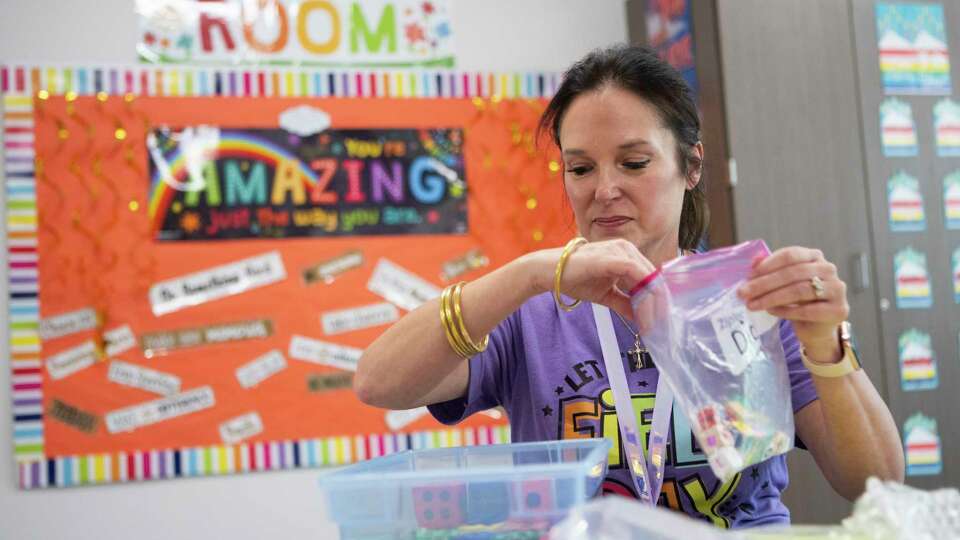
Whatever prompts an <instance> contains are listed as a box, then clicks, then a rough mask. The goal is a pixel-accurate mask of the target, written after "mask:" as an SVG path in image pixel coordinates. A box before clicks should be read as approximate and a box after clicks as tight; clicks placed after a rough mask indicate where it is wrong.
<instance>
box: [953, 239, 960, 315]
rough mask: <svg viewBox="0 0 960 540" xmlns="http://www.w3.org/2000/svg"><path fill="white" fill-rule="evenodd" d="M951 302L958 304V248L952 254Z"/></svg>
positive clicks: (959, 263) (959, 281)
mask: <svg viewBox="0 0 960 540" xmlns="http://www.w3.org/2000/svg"><path fill="white" fill-rule="evenodd" d="M953 301H954V302H956V303H958V304H960V247H958V248H957V249H955V250H954V252H953Z"/></svg>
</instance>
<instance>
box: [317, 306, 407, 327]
mask: <svg viewBox="0 0 960 540" xmlns="http://www.w3.org/2000/svg"><path fill="white" fill-rule="evenodd" d="M399 318H400V312H399V311H397V306H395V305H393V304H388V303H387V302H383V303H380V304H373V305H369V306H363V307H358V308H352V309H343V310H340V311H328V312H326V313H324V314H323V315H322V316H321V317H320V323H321V324H322V325H323V333H324V334H327V335H334V334H342V333H344V332H350V331H352V330H360V329H363V328H370V327H372V326H380V325H383V324H389V323H392V322H395V321H396V320H397V319H399Z"/></svg>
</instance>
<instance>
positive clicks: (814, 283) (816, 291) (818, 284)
mask: <svg viewBox="0 0 960 540" xmlns="http://www.w3.org/2000/svg"><path fill="white" fill-rule="evenodd" d="M810 288H811V289H813V296H815V297H816V299H817V300H821V299H822V298H823V297H824V296H825V295H826V294H827V289H826V287H824V286H823V280H822V279H820V276H813V277H812V278H810Z"/></svg>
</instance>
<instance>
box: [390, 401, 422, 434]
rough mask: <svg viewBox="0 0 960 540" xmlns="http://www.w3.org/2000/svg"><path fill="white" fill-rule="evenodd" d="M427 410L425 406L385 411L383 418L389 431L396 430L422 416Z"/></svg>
mask: <svg viewBox="0 0 960 540" xmlns="http://www.w3.org/2000/svg"><path fill="white" fill-rule="evenodd" d="M428 412H429V411H428V410H427V408H426V407H417V408H416V409H407V410H405V411H387V414H386V418H385V420H386V422H387V427H388V428H390V431H398V430H401V429H403V428H405V427H407V426H408V425H410V424H412V423H414V422H416V421H417V420H419V419H421V418H423V417H424V416H426V415H427V413H428Z"/></svg>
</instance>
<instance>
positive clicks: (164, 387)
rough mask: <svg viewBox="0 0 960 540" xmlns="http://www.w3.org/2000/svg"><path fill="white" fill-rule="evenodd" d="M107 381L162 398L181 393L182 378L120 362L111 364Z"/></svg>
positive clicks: (116, 361) (115, 361)
mask: <svg viewBox="0 0 960 540" xmlns="http://www.w3.org/2000/svg"><path fill="white" fill-rule="evenodd" d="M107 379H109V380H110V381H113V382H115V383H117V384H122V385H124V386H132V387H134V388H140V389H141V390H146V391H148V392H154V393H157V394H160V395H161V396H169V395H173V394H176V393H177V392H179V391H180V377H177V376H175V375H170V374H168V373H161V372H159V371H154V370H152V369H149V368H145V367H141V366H138V365H135V364H128V363H126V362H121V361H119V360H114V361H112V362H110V369H109V370H108V371H107Z"/></svg>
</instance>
